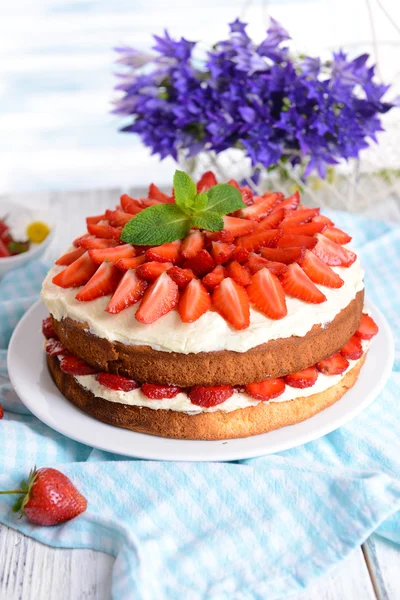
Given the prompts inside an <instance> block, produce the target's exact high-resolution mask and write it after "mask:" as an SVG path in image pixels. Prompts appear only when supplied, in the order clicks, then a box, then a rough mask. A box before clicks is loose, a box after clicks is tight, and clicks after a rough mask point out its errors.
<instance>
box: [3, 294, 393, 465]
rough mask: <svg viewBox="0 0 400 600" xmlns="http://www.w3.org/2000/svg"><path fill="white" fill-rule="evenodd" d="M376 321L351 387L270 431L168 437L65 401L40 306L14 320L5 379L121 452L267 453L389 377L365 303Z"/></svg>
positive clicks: (86, 439) (387, 354) (57, 425)
mask: <svg viewBox="0 0 400 600" xmlns="http://www.w3.org/2000/svg"><path fill="white" fill-rule="evenodd" d="M368 307H369V309H370V310H371V315H372V316H373V318H374V319H375V321H376V322H377V324H378V326H379V329H380V331H379V334H378V335H377V336H376V338H374V339H373V340H372V343H371V346H370V350H369V352H368V356H367V359H366V362H365V366H364V367H363V369H362V370H361V373H360V376H359V378H358V381H357V383H356V384H355V386H354V387H353V388H352V389H351V390H349V391H348V392H347V394H345V396H344V397H343V398H342V399H341V400H339V401H338V402H336V403H335V404H334V405H333V406H331V407H330V408H327V409H326V410H324V411H323V412H321V413H319V414H317V415H315V416H314V417H312V418H311V419H308V420H307V421H304V422H303V423H298V424H297V425H292V426H290V427H284V428H282V429H278V430H276V431H271V432H270V433H265V434H262V435H257V436H253V437H249V438H241V439H236V440H227V441H216V442H203V441H190V440H171V439H165V438H161V437H155V436H151V435H146V434H143V433H135V432H132V431H128V430H125V429H119V428H117V427H112V426H111V425H106V424H105V423H101V422H100V421H97V420H96V419H93V418H92V417H90V416H88V415H86V414H85V413H83V412H81V411H80V410H79V409H78V408H76V407H75V406H74V405H73V404H71V403H70V402H68V400H66V398H64V396H63V395H62V394H61V392H59V390H58V388H57V387H56V386H55V384H54V383H53V381H52V379H51V377H50V375H49V373H48V370H47V365H46V359H45V353H44V351H43V336H42V333H41V323H42V319H43V318H45V317H46V316H47V315H48V312H47V309H46V307H45V305H44V304H43V303H42V302H41V301H39V302H37V303H36V304H34V305H33V306H32V307H31V308H30V310H28V312H27V313H26V314H25V315H24V317H23V318H22V319H21V321H20V322H19V323H18V325H17V327H16V329H15V331H14V334H13V336H12V338H11V342H10V347H9V351H8V370H9V375H10V379H11V382H12V384H13V386H14V388H15V390H16V392H17V394H18V395H19V397H20V398H21V400H22V402H23V403H24V404H25V405H26V406H27V407H28V408H29V410H31V411H32V412H33V414H34V415H36V417H38V419H40V420H41V421H43V422H44V423H46V424H47V425H48V426H49V427H52V428H53V429H55V430H56V431H59V432H60V433H62V434H64V435H66V436H68V437H70V438H72V439H74V440H77V441H78V442H82V443H83V444H87V445H89V446H94V447H95V448H100V449H102V450H107V451H109V452H115V453H117V454H122V455H125V456H133V457H137V458H147V459H152V460H181V461H225V460H239V459H244V458H252V457H256V456H262V455H265V454H272V453H274V452H279V451H282V450H287V449H289V448H294V447H295V446H299V445H300V444H305V443H306V442H310V441H311V440H315V439H316V438H319V437H321V436H323V435H325V434H327V433H330V432H331V431H333V430H335V429H337V428H338V427H340V426H341V425H344V424H345V423H347V422H348V421H350V420H351V419H352V418H353V417H355V416H356V415H357V414H358V413H359V412H361V411H362V410H364V408H366V407H367V406H368V405H369V404H371V402H372V401H373V400H374V399H375V398H376V396H377V395H378V394H379V392H380V391H381V390H382V388H383V386H384V385H385V383H386V381H387V379H388V378H389V376H390V373H391V371H392V366H393V360H394V348H393V338H392V334H391V331H390V328H389V325H388V324H387V321H386V319H385V318H384V317H383V315H382V314H381V313H380V312H379V311H378V309H376V308H375V307H374V306H372V305H371V304H370V303H368Z"/></svg>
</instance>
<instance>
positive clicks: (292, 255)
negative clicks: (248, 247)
mask: <svg viewBox="0 0 400 600" xmlns="http://www.w3.org/2000/svg"><path fill="white" fill-rule="evenodd" d="M260 253H261V255H262V256H263V257H264V258H266V259H267V260H272V261H276V262H280V263H284V264H285V265H290V264H291V263H292V262H295V261H296V260H300V259H301V258H302V257H303V256H304V248H261V249H260Z"/></svg>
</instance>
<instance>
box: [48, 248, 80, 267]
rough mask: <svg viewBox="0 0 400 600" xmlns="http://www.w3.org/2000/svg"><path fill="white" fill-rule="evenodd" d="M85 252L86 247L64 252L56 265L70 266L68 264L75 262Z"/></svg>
mask: <svg viewBox="0 0 400 600" xmlns="http://www.w3.org/2000/svg"><path fill="white" fill-rule="evenodd" d="M84 252H85V249H84V248H77V249H76V250H71V252H67V253H66V254H63V255H62V256H60V258H58V259H57V260H56V263H55V264H56V265H60V266H63V267H64V266H65V267H68V265H70V264H71V263H73V262H74V261H75V260H76V259H77V258H79V257H80V256H82V254H83V253H84Z"/></svg>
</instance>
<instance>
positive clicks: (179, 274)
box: [167, 267, 194, 290]
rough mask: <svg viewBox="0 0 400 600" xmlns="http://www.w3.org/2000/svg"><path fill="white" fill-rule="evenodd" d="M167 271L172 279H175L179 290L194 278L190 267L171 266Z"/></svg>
mask: <svg viewBox="0 0 400 600" xmlns="http://www.w3.org/2000/svg"><path fill="white" fill-rule="evenodd" d="M167 273H168V275H169V276H170V277H171V279H172V281H175V283H176V284H177V286H178V288H179V289H180V290H181V289H182V290H183V289H184V288H185V287H186V286H187V284H188V283H190V282H191V281H192V279H193V278H194V273H193V271H191V270H190V269H181V268H180V267H171V268H170V269H168V271H167Z"/></svg>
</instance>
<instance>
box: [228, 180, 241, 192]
mask: <svg viewBox="0 0 400 600" xmlns="http://www.w3.org/2000/svg"><path fill="white" fill-rule="evenodd" d="M228 183H229V185H233V187H235V188H236V189H237V190H240V185H239V184H238V182H237V181H236V179H230V180H229V181H228Z"/></svg>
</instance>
